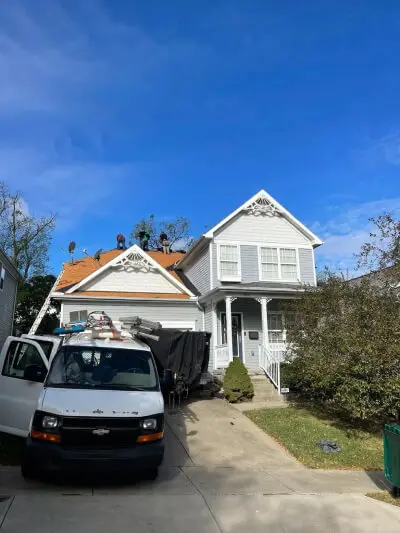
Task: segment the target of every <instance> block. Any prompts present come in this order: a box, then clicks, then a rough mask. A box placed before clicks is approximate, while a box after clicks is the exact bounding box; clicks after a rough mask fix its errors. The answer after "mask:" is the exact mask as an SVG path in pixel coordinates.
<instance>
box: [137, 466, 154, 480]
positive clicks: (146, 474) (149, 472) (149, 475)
mask: <svg viewBox="0 0 400 533" xmlns="http://www.w3.org/2000/svg"><path fill="white" fill-rule="evenodd" d="M157 476H158V468H157V467H155V468H147V469H146V470H144V471H143V472H142V475H141V478H142V479H144V480H146V481H154V480H155V479H157Z"/></svg>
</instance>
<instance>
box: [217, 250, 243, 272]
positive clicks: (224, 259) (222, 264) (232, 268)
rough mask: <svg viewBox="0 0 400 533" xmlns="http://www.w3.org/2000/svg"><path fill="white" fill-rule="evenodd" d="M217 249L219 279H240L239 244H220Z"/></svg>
mask: <svg viewBox="0 0 400 533" xmlns="http://www.w3.org/2000/svg"><path fill="white" fill-rule="evenodd" d="M218 251H219V261H218V268H219V271H218V272H219V279H220V280H221V281H240V280H241V268H240V246H239V245H236V244H220V245H219V247H218Z"/></svg>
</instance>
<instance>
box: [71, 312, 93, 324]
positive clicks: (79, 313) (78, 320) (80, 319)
mask: <svg viewBox="0 0 400 533" xmlns="http://www.w3.org/2000/svg"><path fill="white" fill-rule="evenodd" d="M71 313H78V317H79V318H78V319H77V320H72V319H71ZM81 313H86V317H85V318H81ZM88 315H89V311H88V310H87V309H77V310H76V311H70V312H69V323H71V322H82V321H83V320H86V318H87V317H88Z"/></svg>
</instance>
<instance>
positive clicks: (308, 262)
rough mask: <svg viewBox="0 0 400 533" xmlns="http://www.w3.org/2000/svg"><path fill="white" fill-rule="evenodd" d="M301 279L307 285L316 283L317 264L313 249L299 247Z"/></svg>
mask: <svg viewBox="0 0 400 533" xmlns="http://www.w3.org/2000/svg"><path fill="white" fill-rule="evenodd" d="M299 262H300V279H301V282H302V283H305V284H307V285H315V264H314V254H313V250H312V249H310V248H299Z"/></svg>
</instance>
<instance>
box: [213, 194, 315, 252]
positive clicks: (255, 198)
mask: <svg viewBox="0 0 400 533" xmlns="http://www.w3.org/2000/svg"><path fill="white" fill-rule="evenodd" d="M259 200H266V202H268V204H270V205H271V206H272V207H273V209H274V210H276V211H277V212H278V213H280V214H281V215H283V216H284V217H285V218H286V219H287V220H288V221H289V222H291V223H292V224H293V225H294V226H295V227H296V228H297V229H299V230H300V231H301V232H302V233H304V234H305V235H306V236H307V237H308V238H309V239H310V241H311V243H312V244H313V246H320V245H321V244H323V241H321V239H320V238H319V237H317V236H316V235H315V234H314V233H313V232H312V231H311V230H309V229H308V228H307V227H306V226H305V225H304V224H302V223H301V222H300V220H298V219H297V218H296V217H295V216H293V215H292V214H291V213H290V212H289V211H288V210H287V209H285V208H284V207H283V206H282V205H281V204H280V203H279V202H277V201H276V200H275V198H272V196H271V195H270V194H268V193H267V192H266V191H265V190H264V189H261V191H259V192H258V193H256V194H255V195H254V196H252V197H251V198H250V199H249V200H247V201H246V202H244V204H242V205H241V206H240V207H238V208H237V209H235V211H232V213H230V214H229V215H228V216H227V217H225V218H224V219H223V220H221V222H218V224H216V225H215V226H214V227H212V228H211V229H209V230H208V231H207V232H206V233H205V234H204V236H205V237H208V238H211V237H213V235H214V233H215V232H216V231H217V230H219V229H220V228H222V226H225V224H227V223H228V222H229V221H230V220H232V219H233V218H234V217H235V216H236V215H238V214H239V213H241V212H242V211H244V210H246V209H248V208H249V207H251V206H252V205H254V204H255V203H256V202H257V201H259Z"/></svg>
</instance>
